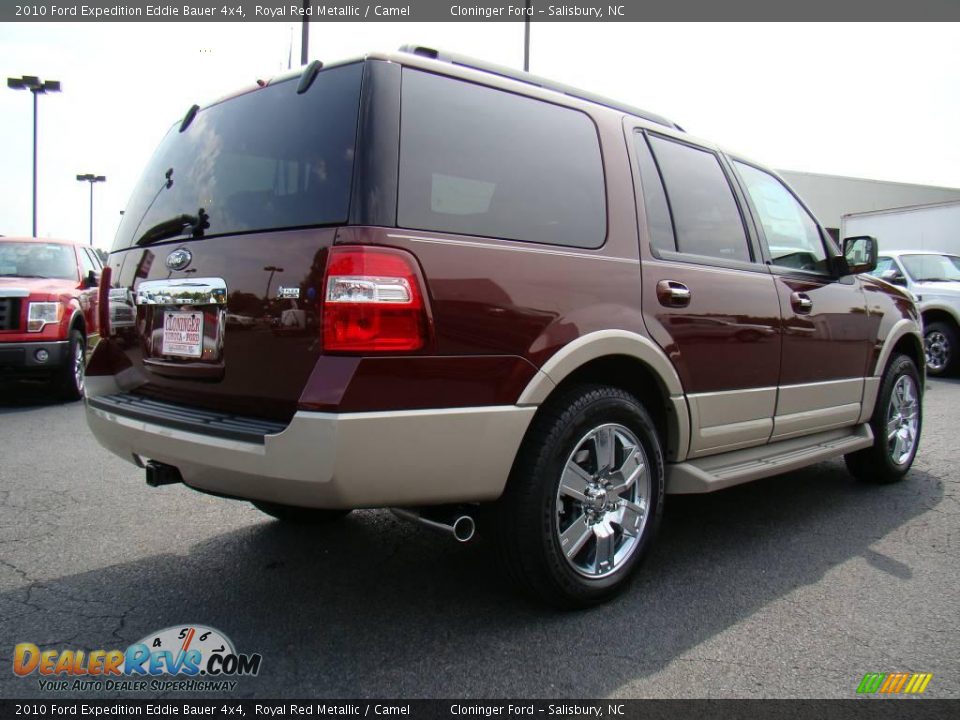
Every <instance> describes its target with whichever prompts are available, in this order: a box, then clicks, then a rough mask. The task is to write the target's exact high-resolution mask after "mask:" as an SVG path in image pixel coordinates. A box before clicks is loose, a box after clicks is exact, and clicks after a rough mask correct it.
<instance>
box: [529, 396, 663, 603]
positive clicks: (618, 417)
mask: <svg viewBox="0 0 960 720" xmlns="http://www.w3.org/2000/svg"><path fill="white" fill-rule="evenodd" d="M601 392H603V395H601V396H599V397H597V398H596V399H594V400H592V401H590V402H589V403H587V404H586V405H585V406H583V407H582V408H580V409H579V411H578V412H577V413H576V414H575V415H574V416H573V417H572V418H571V422H568V423H566V425H565V426H564V427H563V429H562V430H560V432H558V433H556V434H554V435H553V436H552V437H551V441H550V442H549V443H548V445H549V447H545V448H544V453H543V454H542V455H541V457H542V458H544V459H545V462H543V463H542V464H541V466H540V467H539V468H538V472H537V476H538V478H537V479H538V481H539V483H540V488H539V492H540V495H539V507H540V523H539V526H540V533H541V537H542V539H543V544H544V546H543V552H544V560H545V561H546V562H547V564H548V565H549V567H550V569H551V575H552V576H553V577H554V578H555V579H556V580H557V581H558V582H559V583H560V584H561V585H562V587H563V589H564V591H565V592H566V593H567V594H570V595H576V596H581V597H583V599H584V600H586V601H589V600H590V599H592V598H593V597H595V596H602V595H605V594H607V593H608V592H610V591H611V590H612V589H613V588H616V587H618V586H620V585H621V584H622V583H624V582H626V580H627V578H628V577H629V576H630V575H631V574H632V571H633V569H634V568H635V567H636V565H637V564H638V563H639V562H640V561H641V560H642V558H643V556H644V555H645V554H646V552H647V550H648V549H649V547H650V544H651V542H652V539H653V537H654V536H655V535H656V532H657V528H658V525H659V521H660V517H661V514H662V507H663V493H664V466H663V454H662V451H661V449H660V442H659V439H658V437H657V433H656V430H655V429H654V427H653V423H652V421H651V420H650V417H649V415H648V414H647V412H646V411H645V410H644V409H643V406H642V405H640V404H639V403H638V402H636V401H635V400H634V399H633V398H632V397H630V396H629V395H627V394H626V393H623V392H621V391H618V390H615V389H612V388H603V389H601ZM607 423H619V424H621V425H623V426H625V427H627V428H629V429H630V430H631V431H632V432H633V433H634V435H636V436H637V438H638V439H639V440H640V443H641V445H642V446H643V450H644V453H645V455H646V460H647V467H648V472H650V473H651V478H650V479H651V483H650V485H651V488H650V489H651V493H650V494H651V497H650V498H648V507H649V510H648V517H647V522H646V524H645V526H644V529H643V532H642V533H641V536H640V539H639V541H638V547H637V548H636V550H635V551H634V552H633V555H631V557H630V558H629V559H628V560H627V561H626V562H624V563H623V565H622V566H621V567H620V568H618V569H617V570H616V571H615V572H614V573H612V574H611V575H609V576H607V577H603V578H597V579H591V578H587V577H584V576H583V575H580V574H579V573H577V572H576V571H575V570H574V569H573V568H572V567H570V565H569V563H568V562H567V560H566V558H565V557H564V554H563V551H562V550H561V547H560V538H559V534H558V530H557V523H556V497H557V492H558V490H559V485H560V479H561V477H562V473H563V469H564V467H565V465H566V461H567V459H568V458H569V456H570V454H571V453H572V452H573V450H574V449H575V448H574V445H575V444H576V443H578V442H579V441H580V440H581V439H582V438H583V437H584V436H585V435H586V434H587V433H588V432H589V431H590V430H592V429H594V428H596V427H598V426H600V425H604V424H607Z"/></svg>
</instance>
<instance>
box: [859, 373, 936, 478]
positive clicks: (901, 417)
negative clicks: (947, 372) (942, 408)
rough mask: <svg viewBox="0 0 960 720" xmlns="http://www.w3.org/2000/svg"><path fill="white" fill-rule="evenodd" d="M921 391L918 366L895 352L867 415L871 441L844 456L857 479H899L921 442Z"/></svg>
mask: <svg viewBox="0 0 960 720" xmlns="http://www.w3.org/2000/svg"><path fill="white" fill-rule="evenodd" d="M922 393H923V391H922V386H921V384H920V373H919V372H918V371H917V366H916V365H915V364H914V362H913V360H911V359H910V358H909V357H907V356H906V355H895V356H894V358H893V360H891V361H890V365H889V366H888V367H887V370H886V372H885V373H884V374H883V380H882V381H881V383H880V391H879V394H878V395H877V404H876V406H875V407H874V409H873V417H872V418H871V419H870V428H871V429H872V430H873V437H874V440H873V445H871V446H870V447H868V448H865V449H864V450H858V451H857V452H855V453H850V454H849V455H846V456H844V460H845V461H846V463H847V469H848V470H849V471H850V472H851V473H852V474H853V476H854V477H856V478H857V479H858V480H862V481H863V482H868V483H873V484H876V485H886V484H889V483H894V482H897V481H898V480H901V479H902V478H903V476H904V475H906V474H907V471H908V470H909V469H910V466H911V465H912V464H913V460H914V458H915V457H916V456H917V448H918V447H919V445H920V430H921V427H922V425H923V402H922V398H923V394H922Z"/></svg>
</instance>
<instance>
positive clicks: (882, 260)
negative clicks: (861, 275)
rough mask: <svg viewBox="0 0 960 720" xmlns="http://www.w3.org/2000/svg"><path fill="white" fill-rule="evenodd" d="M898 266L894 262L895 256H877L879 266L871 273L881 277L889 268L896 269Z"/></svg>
mask: <svg viewBox="0 0 960 720" xmlns="http://www.w3.org/2000/svg"><path fill="white" fill-rule="evenodd" d="M896 269H897V268H896V267H895V266H894V264H893V258H891V257H878V258H877V267H876V269H875V270H874V271H873V272H871V273H870V274H871V275H873V276H874V277H881V276H882V275H883V274H884V273H885V272H886V271H887V270H896Z"/></svg>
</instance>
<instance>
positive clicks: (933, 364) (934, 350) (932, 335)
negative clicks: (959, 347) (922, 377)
mask: <svg viewBox="0 0 960 720" xmlns="http://www.w3.org/2000/svg"><path fill="white" fill-rule="evenodd" d="M923 348H924V354H925V355H926V360H927V368H929V369H930V371H931V372H935V373H938V372H943V371H944V370H946V368H947V365H949V364H950V349H951V348H950V339H949V338H948V337H947V336H946V335H945V334H944V333H942V332H941V331H939V330H932V331H930V332H928V333H927V334H926V336H925V337H924V338H923Z"/></svg>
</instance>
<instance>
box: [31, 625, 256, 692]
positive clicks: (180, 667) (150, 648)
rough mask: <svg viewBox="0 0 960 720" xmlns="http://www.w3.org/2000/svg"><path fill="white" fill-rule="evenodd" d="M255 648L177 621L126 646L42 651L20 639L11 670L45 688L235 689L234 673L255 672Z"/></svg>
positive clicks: (76, 689)
mask: <svg viewBox="0 0 960 720" xmlns="http://www.w3.org/2000/svg"><path fill="white" fill-rule="evenodd" d="M262 660H263V658H262V656H261V655H260V654H259V653H253V654H244V653H238V652H237V651H236V649H235V648H234V645H233V642H231V640H230V638H228V637H227V636H226V635H224V634H223V633H222V632H220V631H219V630H215V629H214V628H210V627H205V626H203V625H177V626H174V627H168V628H166V629H164V630H160V631H159V632H156V633H151V634H150V635H147V636H146V637H145V638H143V639H142V640H140V641H139V642H135V643H134V644H133V645H130V646H129V647H128V648H127V649H126V650H118V649H117V650H89V651H84V650H73V649H62V650H57V649H54V650H41V649H40V648H39V647H38V646H37V645H35V644H33V643H28V642H25V643H19V644H17V645H16V647H14V650H13V672H14V673H15V674H16V675H19V676H20V677H29V676H32V675H34V674H35V675H37V676H38V678H37V682H38V684H39V687H40V689H41V690H50V691H70V692H78V691H80V692H83V691H103V690H113V691H117V690H120V691H141V690H143V691H153V692H156V691H184V692H196V691H216V692H224V691H231V690H234V689H235V688H236V686H237V680H236V679H235V678H237V677H242V676H252V675H256V674H258V673H259V672H260V664H261V662H262Z"/></svg>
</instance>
